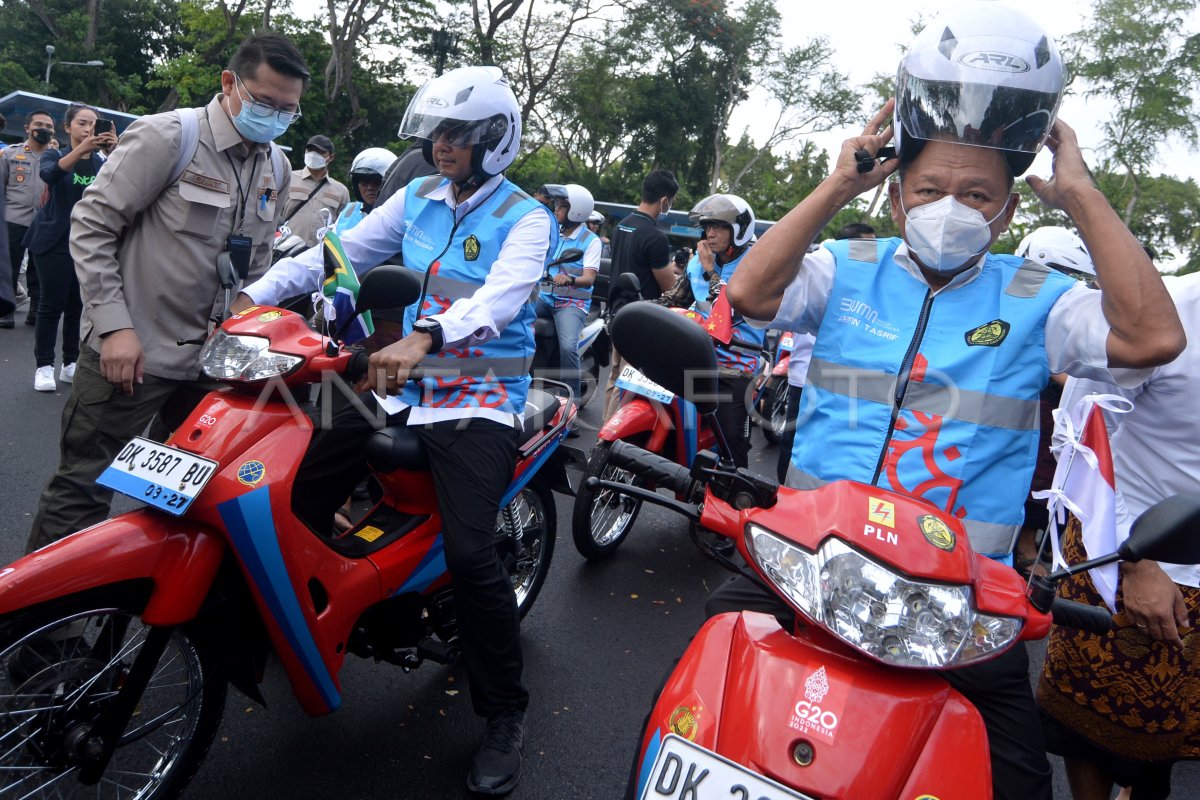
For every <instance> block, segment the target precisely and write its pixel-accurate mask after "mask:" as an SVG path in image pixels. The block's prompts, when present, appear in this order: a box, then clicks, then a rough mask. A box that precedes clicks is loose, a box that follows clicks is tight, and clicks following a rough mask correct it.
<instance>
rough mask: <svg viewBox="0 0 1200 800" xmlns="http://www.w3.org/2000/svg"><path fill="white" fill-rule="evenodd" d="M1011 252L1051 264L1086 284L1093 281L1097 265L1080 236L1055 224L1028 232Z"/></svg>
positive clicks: (1048, 265) (1040, 262)
mask: <svg viewBox="0 0 1200 800" xmlns="http://www.w3.org/2000/svg"><path fill="white" fill-rule="evenodd" d="M1013 255H1015V256H1017V257H1018V258H1027V259H1029V260H1030V261H1036V262H1037V263H1039V264H1045V265H1046V266H1047V267H1053V268H1054V269H1056V270H1058V271H1059V272H1061V273H1063V274H1064V275H1070V276H1071V277H1072V278H1075V279H1077V280H1081V281H1083V282H1085V283H1089V284H1090V283H1095V282H1096V265H1095V264H1093V263H1092V256H1091V255H1090V254H1089V253H1088V250H1087V245H1085V244H1084V243H1083V239H1080V238H1079V237H1078V236H1076V235H1075V234H1074V233H1072V232H1071V231H1069V230H1067V229H1066V228H1060V227H1058V226H1057V225H1045V226H1043V227H1041V228H1038V229H1037V230H1034V231H1032V232H1031V233H1029V234H1028V235H1027V236H1026V237H1025V238H1024V239H1022V240H1021V243H1020V244H1019V245H1017V249H1016V250H1014V251H1013Z"/></svg>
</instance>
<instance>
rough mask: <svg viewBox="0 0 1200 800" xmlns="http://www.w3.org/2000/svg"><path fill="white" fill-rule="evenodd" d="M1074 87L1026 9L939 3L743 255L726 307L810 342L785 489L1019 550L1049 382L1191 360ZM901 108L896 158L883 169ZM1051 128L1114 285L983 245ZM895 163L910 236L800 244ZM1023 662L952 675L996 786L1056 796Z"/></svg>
mask: <svg viewBox="0 0 1200 800" xmlns="http://www.w3.org/2000/svg"><path fill="white" fill-rule="evenodd" d="M1063 86H1064V68H1063V65H1062V62H1061V60H1060V57H1059V54H1058V51H1057V49H1056V47H1055V44H1054V42H1053V41H1052V40H1051V39H1050V38H1049V37H1048V36H1047V35H1046V34H1045V33H1044V32H1043V30H1042V29H1041V28H1040V27H1039V26H1038V25H1037V24H1036V23H1035V22H1033V21H1032V20H1031V19H1029V18H1028V17H1026V16H1025V15H1023V14H1020V13H1018V12H1016V11H1013V10H1012V9H1010V8H1007V7H1006V6H1004V5H1002V4H1001V3H995V2H989V3H975V4H969V5H966V6H963V7H961V8H959V9H957V10H956V11H954V12H951V13H949V14H947V15H946V16H944V17H942V18H940V19H938V20H937V21H935V22H934V23H933V24H931V25H930V26H929V27H928V28H926V29H925V30H924V31H923V32H922V33H921V34H920V35H918V37H917V39H916V40H915V41H914V43H913V46H912V48H911V49H910V50H909V51H908V53H907V54H906V55H905V57H904V60H903V61H902V62H901V65H900V70H899V73H898V76H897V86H896V98H895V100H889V101H888V103H887V104H886V105H885V106H884V107H883V109H881V110H880V111H879V112H878V113H877V114H876V115H875V116H874V118H873V119H872V120H871V122H870V123H869V124H868V125H867V127H866V129H865V130H864V131H863V134H862V135H861V136H857V137H854V138H852V139H850V140H848V141H846V142H845V143H843V145H842V148H841V151H840V153H839V155H838V160H837V164H836V166H835V168H834V170H833V173H832V174H831V175H830V176H829V177H828V178H827V179H826V180H825V181H823V182H822V183H821V185H820V186H819V187H818V188H817V189H816V190H815V191H814V192H813V193H812V194H810V195H809V196H808V197H807V198H806V199H805V200H804V201H803V202H802V203H801V204H800V205H798V206H797V207H796V208H794V209H793V210H792V211H791V212H789V213H788V214H787V215H786V216H785V217H784V219H783V220H781V221H780V222H779V223H778V224H776V225H775V226H774V227H773V228H771V230H770V231H769V232H767V233H766V234H765V235H764V236H763V238H762V240H761V241H760V242H759V243H758V244H757V245H756V246H755V248H754V249H753V250H752V251H751V252H750V254H749V255H748V256H747V257H746V259H745V260H744V262H743V264H742V267H741V269H740V270H739V271H738V273H737V274H736V275H734V276H733V279H732V280H731V281H730V283H729V289H728V291H729V297H730V301H731V303H732V304H733V306H734V308H735V309H737V310H738V311H740V312H741V313H743V314H745V315H747V316H748V317H751V318H754V319H759V320H773V322H771V323H770V325H771V327H776V328H785V329H788V330H798V331H806V332H810V333H813V334H816V337H817V340H816V345H815V347H814V350H813V355H812V362H811V365H810V367H809V372H808V383H807V385H806V387H805V391H804V394H803V396H802V398H801V409H800V415H799V428H798V430H797V433H796V442H795V445H794V448H793V451H792V458H791V465H790V467H789V469H788V475H787V481H786V482H787V484H788V485H789V486H793V487H797V488H811V487H815V486H819V485H821V484H822V483H824V482H827V481H832V480H838V479H850V480H855V481H860V482H863V483H869V484H875V485H878V486H884V487H887V488H889V489H892V490H894V491H898V492H904V493H906V494H911V495H915V496H918V497H921V498H922V499H924V500H926V501H928V502H929V503H932V504H933V505H935V506H937V507H939V508H942V509H944V510H946V511H947V512H949V513H952V514H953V515H955V516H956V517H958V518H959V519H961V520H962V521H963V526H964V528H965V529H966V531H967V533H968V535H969V536H970V540H971V545H972V547H974V549H975V550H976V551H977V552H979V553H983V554H985V555H989V556H992V557H993V558H996V559H999V560H1003V561H1006V562H1008V561H1009V559H1010V553H1011V550H1012V545H1013V541H1014V539H1015V537H1016V535H1017V532H1018V531H1019V529H1020V525H1021V521H1022V506H1023V501H1024V495H1025V492H1026V490H1027V488H1028V486H1029V481H1030V478H1031V475H1032V470H1033V466H1034V463H1035V457H1034V456H1035V451H1036V448H1037V444H1038V392H1039V391H1040V390H1041V388H1042V387H1043V386H1045V384H1046V380H1047V377H1048V376H1049V374H1050V373H1052V372H1066V373H1069V374H1072V375H1077V376H1079V377H1089V378H1093V379H1097V380H1106V381H1109V382H1114V383H1119V384H1122V385H1130V384H1136V383H1137V382H1138V381H1139V380H1141V379H1142V378H1143V377H1144V376H1145V375H1146V374H1147V368H1149V367H1152V366H1154V365H1156V364H1162V363H1165V362H1168V361H1170V360H1171V359H1173V358H1175V357H1176V356H1177V355H1178V354H1179V353H1180V352H1181V350H1182V348H1183V347H1184V342H1185V340H1184V335H1183V330H1182V327H1181V326H1180V323H1179V318H1178V316H1177V315H1176V313H1175V309H1174V306H1173V305H1172V303H1171V300H1170V297H1169V296H1168V295H1167V292H1166V289H1165V288H1164V286H1163V283H1162V280H1161V278H1160V277H1159V275H1158V272H1157V271H1156V270H1155V269H1154V266H1153V265H1152V264H1151V263H1150V261H1149V259H1148V258H1147V257H1146V254H1145V252H1144V251H1143V250H1142V247H1141V245H1139V244H1138V242H1137V240H1136V239H1134V237H1133V235H1132V234H1131V233H1130V232H1129V230H1128V229H1127V228H1126V227H1125V225H1124V224H1122V222H1121V220H1120V218H1119V217H1118V216H1117V214H1116V213H1114V212H1113V210H1112V209H1111V208H1110V207H1109V205H1108V203H1107V201H1106V200H1105V198H1104V196H1103V195H1102V194H1101V193H1100V191H1099V190H1098V189H1097V188H1096V187H1095V186H1094V185H1093V183H1092V181H1091V180H1090V178H1089V176H1088V172H1087V167H1086V166H1085V164H1084V161H1083V157H1082V154H1081V152H1080V149H1079V145H1078V142H1077V141H1076V138H1075V133H1074V131H1073V130H1072V129H1071V128H1070V127H1069V126H1067V125H1066V124H1064V123H1063V122H1061V121H1059V122H1056V121H1055V117H1056V114H1057V110H1058V104H1059V101H1060V100H1061V98H1062V92H1063ZM893 108H894V110H895V119H894V122H895V136H896V146H897V149H898V152H899V158H897V159H890V160H887V161H884V162H883V163H882V164H877V163H876V159H877V156H878V154H879V151H880V149H881V148H883V147H884V146H885V145H886V144H887V143H888V142H889V141H890V140H891V138H892V135H893V128H892V127H891V126H888V127H886V128H885V124H886V122H887V118H888V115H889V114H890V113H891V112H892V111H893ZM1043 141H1046V142H1048V143H1049V147H1050V150H1051V152H1053V153H1054V177H1053V178H1052V179H1051V180H1049V181H1045V180H1042V179H1040V178H1036V177H1031V178H1029V179H1028V183H1029V186H1030V188H1031V189H1032V190H1033V191H1034V192H1035V193H1036V194H1037V195H1038V196H1039V197H1040V198H1041V199H1042V201H1043V202H1045V203H1046V204H1047V205H1050V206H1053V207H1055V208H1058V209H1061V210H1062V211H1064V212H1065V213H1067V214H1068V215H1069V216H1070V217H1071V218H1072V220H1073V221H1074V222H1075V224H1076V226H1077V227H1078V230H1079V232H1080V235H1081V236H1082V237H1083V239H1084V241H1085V242H1086V244H1087V247H1088V250H1089V251H1090V252H1091V253H1092V254H1093V255H1094V257H1095V264H1096V272H1097V274H1099V275H1100V276H1102V279H1103V292H1097V291H1094V290H1091V289H1088V288H1086V287H1085V286H1083V285H1082V284H1079V283H1078V282H1076V281H1074V280H1072V279H1070V278H1068V277H1067V276H1065V275H1061V274H1060V273H1057V272H1055V271H1054V270H1051V269H1049V268H1047V267H1044V266H1042V265H1039V264H1036V263H1034V262H1031V261H1024V260H1022V259H1019V258H1016V257H1012V256H993V255H990V254H988V252H987V251H988V249H989V248H990V247H991V246H992V245H993V244H994V243H995V241H996V239H997V238H998V237H999V236H1000V235H1001V234H1002V233H1003V232H1004V231H1005V229H1006V228H1007V226H1008V224H1009V222H1010V221H1011V219H1012V216H1013V213H1014V212H1015V211H1016V207H1017V203H1018V200H1019V196H1018V195H1017V194H1015V193H1014V192H1013V179H1014V176H1016V175H1020V174H1021V173H1023V172H1024V171H1025V170H1026V169H1028V168H1029V166H1030V164H1031V163H1032V161H1033V158H1034V155H1035V153H1036V152H1037V150H1038V149H1039V148H1040V147H1041V145H1042V143H1043ZM893 173H896V174H897V175H898V178H899V180H898V181H894V182H893V183H891V185H890V186H889V192H890V194H889V198H890V200H891V206H892V217H893V219H894V220H895V222H896V224H897V225H898V226H899V229H900V233H901V238H891V239H879V240H876V241H869V240H865V241H864V240H850V241H836V242H831V243H829V244H827V245H826V246H825V247H822V248H818V249H817V250H816V251H814V252H813V253H809V254H807V255H806V251H807V249H808V246H809V244H810V243H811V242H812V241H813V240H814V239H815V238H816V237H817V236H818V235H819V234H820V232H821V230H822V229H823V228H824V227H825V225H826V224H828V222H829V221H830V220H831V219H832V218H833V216H834V214H835V213H836V212H837V211H838V210H839V209H841V208H842V207H843V206H845V205H846V204H847V203H849V202H850V201H851V200H853V199H854V198H855V197H857V196H858V195H860V194H862V193H863V192H867V191H871V190H873V189H875V188H876V187H877V186H879V184H880V183H882V182H883V181H884V180H885V179H887V178H888V177H889V176H891V175H892V174H893ZM755 591H756V590H754V589H753V588H747V587H746V586H745V585H744V584H741V585H739V584H736V583H733V584H726V585H725V586H724V587H722V588H721V589H720V590H718V591H717V592H716V593H714V595H713V597H712V598H710V601H709V608H708V610H709V611H710V613H711V612H719V611H723V610H730V609H731V608H739V607H740V608H747V607H754V608H756V609H759V610H768V611H776V612H782V609H779V608H777V607H776V606H775V604H774V603H773V602H766V601H763V600H761V599H756V594H755ZM759 596H760V597H761V593H760V595H759ZM1027 669H1028V658H1027V654H1026V652H1025V649H1024V648H1023V647H1014V648H1012V649H1010V650H1009V651H1008V652H1007V653H1005V655H1003V656H1001V657H1000V658H998V659H995V660H993V661H990V662H985V663H983V664H980V665H978V666H972V667H968V668H965V669H960V670H954V671H951V672H947V673H943V674H944V675H945V677H946V680H947V681H949V682H950V684H951V685H952V686H954V687H955V688H956V689H957V690H959V691H960V692H962V693H963V694H964V695H965V696H966V697H967V698H968V699H969V700H970V701H971V702H972V703H974V704H975V706H976V707H977V708H978V709H979V712H980V714H981V716H982V717H983V720H984V723H985V725H986V726H987V730H988V739H989V746H990V750H991V760H992V782H993V787H994V793H995V797H997V798H1014V799H1019V800H1050V798H1051V797H1052V791H1051V781H1050V774H1051V773H1050V766H1049V763H1048V761H1047V759H1046V755H1045V752H1044V750H1045V748H1044V746H1043V744H1042V741H1041V733H1040V730H1039V720H1038V715H1037V711H1036V708H1035V706H1034V704H1033V700H1032V696H1031V692H1030V689H1029V682H1028V674H1027ZM898 735H902V734H901V732H898Z"/></svg>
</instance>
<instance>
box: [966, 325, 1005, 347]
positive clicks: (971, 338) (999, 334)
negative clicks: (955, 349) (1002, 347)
mask: <svg viewBox="0 0 1200 800" xmlns="http://www.w3.org/2000/svg"><path fill="white" fill-rule="evenodd" d="M1011 327H1012V326H1011V325H1009V324H1008V323H1007V322H1005V321H1004V320H1002V319H994V320H992V321H991V322H989V323H987V324H985V325H980V326H979V327H978V328H976V329H975V330H973V331H967V333H966V337H967V344H968V345H972V346H976V347H997V346H999V344H1000V343H1001V342H1003V341H1004V337H1006V336H1008V331H1009V328H1011Z"/></svg>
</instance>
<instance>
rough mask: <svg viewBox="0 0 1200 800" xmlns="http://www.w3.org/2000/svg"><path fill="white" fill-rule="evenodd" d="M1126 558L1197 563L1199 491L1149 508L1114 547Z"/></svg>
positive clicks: (1199, 513) (1198, 561)
mask: <svg viewBox="0 0 1200 800" xmlns="http://www.w3.org/2000/svg"><path fill="white" fill-rule="evenodd" d="M1117 555H1119V556H1120V557H1121V558H1122V559H1124V560H1126V561H1140V560H1142V559H1150V560H1151V561H1162V562H1164V563H1167V564H1200V494H1177V495H1175V496H1174V497H1168V498H1166V499H1165V500H1160V501H1159V502H1157V503H1155V504H1154V505H1152V506H1151V507H1150V508H1148V509H1147V510H1146V511H1145V512H1144V513H1143V514H1142V515H1141V516H1140V517H1138V518H1137V520H1136V521H1135V522H1134V523H1133V528H1132V529H1131V530H1130V532H1129V538H1128V539H1126V540H1125V541H1124V542H1123V543H1122V544H1121V546H1120V547H1119V548H1118V549H1117Z"/></svg>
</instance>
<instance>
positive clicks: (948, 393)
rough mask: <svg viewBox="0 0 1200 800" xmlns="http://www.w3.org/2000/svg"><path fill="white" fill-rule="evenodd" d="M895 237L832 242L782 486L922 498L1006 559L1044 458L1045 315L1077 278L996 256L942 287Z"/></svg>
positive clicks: (975, 542) (978, 545)
mask: <svg viewBox="0 0 1200 800" xmlns="http://www.w3.org/2000/svg"><path fill="white" fill-rule="evenodd" d="M900 242H901V240H900V239H896V238H893V239H880V240H851V241H838V242H832V243H827V244H826V245H825V246H826V247H828V248H829V250H830V251H831V252H833V254H834V257H835V259H836V263H837V268H836V273H835V276H834V281H833V289H832V292H831V294H830V297H829V304H828V306H827V307H826V309H825V316H824V318H823V319H822V320H821V326H820V329H819V331H818V332H817V342H816V345H815V346H814V348H813V354H812V362H811V364H810V366H809V370H808V382H807V384H806V386H805V389H804V394H803V396H802V398H801V408H800V416H799V420H800V427H799V428H798V429H797V432H796V441H795V445H794V447H793V450H792V470H791V471H790V472H789V475H788V484H789V485H793V486H798V487H801V488H811V487H813V486H816V485H820V484H821V483H824V482H826V481H831V480H838V479H850V480H855V481H860V482H862V483H873V484H875V485H878V486H883V487H886V488H888V489H891V490H893V491H896V492H901V493H904V494H908V495H913V496H916V497H920V498H923V499H924V500H926V501H928V502H929V503H931V504H933V505H934V506H937V507H938V508H940V509H943V510H945V511H947V512H948V513H950V514H952V515H954V516H955V517H957V518H959V519H961V520H963V525H964V527H965V528H966V530H967V533H968V534H969V535H970V537H971V546H972V547H973V548H974V549H975V550H976V552H979V553H983V554H985V555H992V556H1001V557H1003V556H1006V555H1007V554H1009V553H1010V552H1011V551H1012V546H1013V542H1014V541H1015V538H1016V535H1017V532H1018V531H1019V529H1020V526H1021V523H1022V521H1023V519H1024V501H1025V497H1026V495H1027V494H1028V492H1029V482H1030V480H1031V478H1032V476H1033V467H1034V463H1035V460H1036V454H1037V447H1038V433H1039V427H1040V424H1039V412H1038V394H1039V392H1040V391H1041V390H1042V388H1043V387H1044V386H1045V385H1046V381H1047V379H1048V377H1049V365H1048V361H1047V357H1046V348H1045V324H1046V317H1047V315H1048V314H1049V313H1050V308H1051V307H1052V306H1053V305H1054V303H1055V302H1056V301H1057V300H1058V298H1059V297H1060V296H1062V294H1063V293H1064V292H1066V291H1067V290H1068V289H1070V288H1071V287H1072V286H1073V285H1074V283H1075V282H1074V281H1073V280H1072V279H1070V278H1069V277H1067V276H1066V275H1062V274H1061V273H1058V272H1056V271H1054V270H1052V269H1050V268H1048V267H1043V266H1042V265H1040V264H1036V263H1034V262H1032V261H1023V260H1022V259H1019V258H1016V257H1015V256H997V255H990V254H989V255H987V256H986V257H985V260H984V265H983V270H982V272H980V274H979V275H978V276H977V277H976V278H975V279H974V280H972V281H971V282H969V283H967V284H964V285H962V286H958V287H955V288H953V289H946V290H943V291H942V292H940V293H939V294H937V295H934V294H933V292H932V291H931V290H930V289H929V287H928V286H926V285H925V284H924V283H923V282H921V281H920V280H918V279H917V278H915V277H913V276H912V275H910V274H909V273H908V272H906V271H905V270H904V269H903V268H902V267H900V266H899V265H898V264H896V263H895V262H894V261H893V260H892V256H893V254H894V253H895V252H896V248H897V247H898V246H899V245H900Z"/></svg>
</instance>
